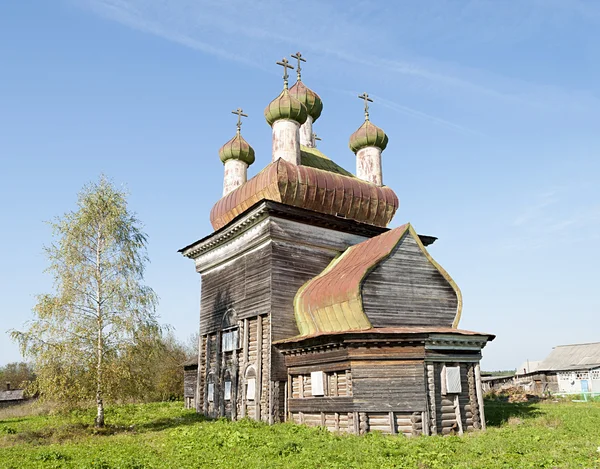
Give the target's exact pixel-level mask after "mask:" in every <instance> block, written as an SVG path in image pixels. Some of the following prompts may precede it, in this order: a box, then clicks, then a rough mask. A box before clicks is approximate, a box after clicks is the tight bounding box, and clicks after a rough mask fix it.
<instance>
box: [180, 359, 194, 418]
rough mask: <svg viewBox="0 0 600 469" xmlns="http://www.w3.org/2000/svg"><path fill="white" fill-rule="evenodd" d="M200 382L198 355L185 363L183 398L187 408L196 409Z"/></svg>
mask: <svg viewBox="0 0 600 469" xmlns="http://www.w3.org/2000/svg"><path fill="white" fill-rule="evenodd" d="M197 382H198V357H194V358H192V359H190V360H188V361H187V362H185V363H184V364H183V400H184V403H185V408H186V409H195V408H196V404H195V396H196V383H197Z"/></svg>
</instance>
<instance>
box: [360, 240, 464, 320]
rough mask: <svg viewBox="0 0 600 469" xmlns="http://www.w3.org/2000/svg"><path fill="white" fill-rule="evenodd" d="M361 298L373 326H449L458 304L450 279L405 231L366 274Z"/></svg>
mask: <svg viewBox="0 0 600 469" xmlns="http://www.w3.org/2000/svg"><path fill="white" fill-rule="evenodd" d="M383 292H385V294H383ZM362 298H363V307H364V310H365V313H366V314H367V316H368V318H369V320H370V321H371V324H373V327H403V326H448V327H450V326H452V323H453V321H454V318H455V316H456V309H457V305H458V299H457V296H456V292H455V291H454V289H453V288H452V286H451V285H450V283H448V281H447V280H446V279H445V278H444V277H443V276H442V274H441V273H440V272H439V271H438V270H437V269H436V268H435V267H434V266H433V265H432V264H431V263H430V262H429V260H428V259H427V257H426V256H425V254H423V252H422V251H421V249H420V248H419V246H418V245H417V243H416V241H415V240H414V239H413V238H412V237H411V236H409V235H405V236H404V238H403V239H402V240H401V241H400V243H398V245H397V246H396V247H395V248H394V250H393V251H392V254H391V255H390V257H388V258H387V259H386V260H384V261H383V262H381V263H380V264H379V265H377V266H376V267H375V268H374V269H373V270H372V271H371V272H370V273H369V274H367V276H366V277H365V280H364V283H363V287H362Z"/></svg>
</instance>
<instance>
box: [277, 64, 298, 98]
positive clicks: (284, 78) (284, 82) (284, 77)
mask: <svg viewBox="0 0 600 469" xmlns="http://www.w3.org/2000/svg"><path fill="white" fill-rule="evenodd" d="M277 65H281V66H282V67H283V88H284V89H286V90H287V89H288V78H289V75H288V72H287V71H288V68H291V69H292V70H294V67H293V65H290V64H289V62H288V59H286V58H285V57H284V58H283V59H281V62H277Z"/></svg>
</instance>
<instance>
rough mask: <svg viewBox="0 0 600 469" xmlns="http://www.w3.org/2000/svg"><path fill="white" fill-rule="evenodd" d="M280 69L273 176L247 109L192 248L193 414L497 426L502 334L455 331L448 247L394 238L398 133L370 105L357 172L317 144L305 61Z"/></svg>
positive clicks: (397, 232)
mask: <svg viewBox="0 0 600 469" xmlns="http://www.w3.org/2000/svg"><path fill="white" fill-rule="evenodd" d="M296 58H297V59H298V65H300V60H301V59H300V54H299V53H298V54H297V56H296ZM279 64H280V65H282V66H283V67H284V70H285V72H284V87H283V91H281V93H280V94H279V96H277V97H276V98H275V99H274V100H273V101H272V102H271V103H270V104H269V105H268V106H267V108H266V110H265V118H266V120H267V123H268V124H269V126H270V127H271V135H272V153H271V154H270V155H268V160H269V161H268V163H267V165H266V167H265V168H263V169H262V171H260V172H259V173H258V174H257V175H256V176H254V177H253V178H251V179H249V180H248V179H247V170H248V166H249V165H251V164H253V163H254V161H255V154H254V150H253V149H252V147H251V146H250V145H249V144H248V142H246V140H245V139H244V138H243V137H242V136H241V132H240V128H241V117H242V116H245V114H243V111H242V110H241V109H238V110H237V111H235V112H234V114H237V115H238V124H237V132H236V135H235V136H234V137H233V138H232V139H231V140H230V141H229V142H227V143H226V144H225V145H224V146H223V147H222V148H221V149H220V151H219V156H220V159H221V161H222V162H223V164H224V180H223V196H222V198H221V199H220V200H218V201H217V202H216V203H215V205H214V207H213V208H212V210H211V213H210V220H211V224H212V226H213V228H214V232H213V233H211V234H210V235H208V236H206V237H205V238H203V239H200V240H199V241H196V242H194V243H192V244H190V245H188V246H186V247H184V248H183V249H181V250H180V252H181V253H182V254H183V255H184V256H186V257H187V258H189V259H191V260H193V261H194V263H195V267H196V271H197V272H198V273H199V274H200V275H201V280H202V288H201V307H200V340H199V350H198V360H197V364H194V363H189V364H187V365H186V368H185V373H186V381H185V382H186V385H185V386H186V390H185V395H186V405H188V406H191V405H195V408H196V410H197V411H198V412H201V413H203V414H204V415H207V416H209V417H223V416H224V417H228V418H231V419H234V420H235V419H239V418H243V417H247V418H252V419H256V420H260V421H263V422H268V423H275V422H282V421H294V422H297V423H303V424H306V425H319V426H324V427H326V428H329V429H330V430H333V431H339V432H348V433H356V434H363V433H366V432H369V431H372V430H379V431H382V432H384V433H392V434H396V433H402V434H405V435H420V434H425V435H428V434H448V433H458V434H461V433H463V432H466V431H470V430H476V429H483V428H485V417H484V409H483V395H482V390H481V379H480V368H479V361H480V360H481V350H482V349H483V347H484V346H485V345H486V343H487V342H488V341H489V340H492V339H493V338H494V336H493V335H491V334H485V333H478V332H472V331H465V330H461V329H459V328H458V323H459V320H460V316H461V311H462V296H461V293H460V289H459V288H458V286H457V285H456V283H455V282H454V281H453V280H452V278H451V277H450V276H449V275H448V273H447V272H446V271H445V270H444V269H443V268H442V267H441V266H440V265H439V264H438V263H437V262H436V261H435V260H434V259H433V258H432V257H431V255H430V254H429V252H428V251H427V249H426V246H428V245H431V244H432V243H433V242H434V241H435V240H436V238H434V237H431V236H424V235H420V234H418V233H417V232H416V231H415V229H414V227H413V226H411V225H410V224H409V223H406V224H404V225H402V226H399V227H397V228H393V229H390V228H388V225H389V223H390V222H391V220H392V218H393V217H394V214H395V213H396V210H397V209H398V206H399V202H398V197H397V196H396V194H395V192H394V191H393V190H392V189H391V188H390V187H387V186H385V185H384V184H383V171H382V152H383V151H384V150H385V148H386V146H387V143H388V137H387V135H386V134H385V132H384V131H383V130H382V129H380V128H379V127H377V126H375V125H374V124H373V123H372V122H371V121H370V118H369V108H368V103H369V102H371V101H372V100H371V99H370V98H369V97H368V95H366V94H363V95H362V96H360V98H361V99H364V101H365V114H364V115H365V120H364V122H363V123H362V125H361V126H360V127H359V128H358V129H357V130H356V131H355V132H354V133H353V134H352V135H351V136H350V144H349V146H350V149H351V150H352V152H353V153H354V158H355V161H356V174H352V173H351V172H350V171H347V170H346V169H344V168H342V167H341V166H340V165H338V164H337V163H335V162H334V161H333V160H332V159H330V158H329V157H327V156H326V155H324V154H323V153H322V152H321V151H319V150H318V149H317V148H316V141H317V139H316V135H315V134H314V133H313V123H314V122H316V121H317V119H318V118H319V117H320V115H321V111H322V109H323V103H322V101H321V98H320V97H319V96H318V95H317V94H316V93H315V92H314V91H312V90H310V89H309V88H307V87H306V85H304V83H303V82H302V80H301V76H300V67H299V66H298V75H297V76H298V80H297V82H296V83H295V84H294V86H292V87H291V88H289V89H288V75H287V69H288V68H291V67H290V65H289V64H288V63H287V60H285V59H284V60H283V61H282V62H281V63H279ZM193 216H194V217H195V216H196V215H193ZM194 370H196V372H195V376H196V379H195V381H194ZM194 386H195V393H194V394H192V393H193V388H194Z"/></svg>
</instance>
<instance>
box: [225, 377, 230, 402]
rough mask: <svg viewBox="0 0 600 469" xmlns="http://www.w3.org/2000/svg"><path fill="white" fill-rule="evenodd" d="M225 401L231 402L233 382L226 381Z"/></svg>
mask: <svg viewBox="0 0 600 469" xmlns="http://www.w3.org/2000/svg"><path fill="white" fill-rule="evenodd" d="M224 399H225V400H226V401H230V400H231V381H225V395H224Z"/></svg>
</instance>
